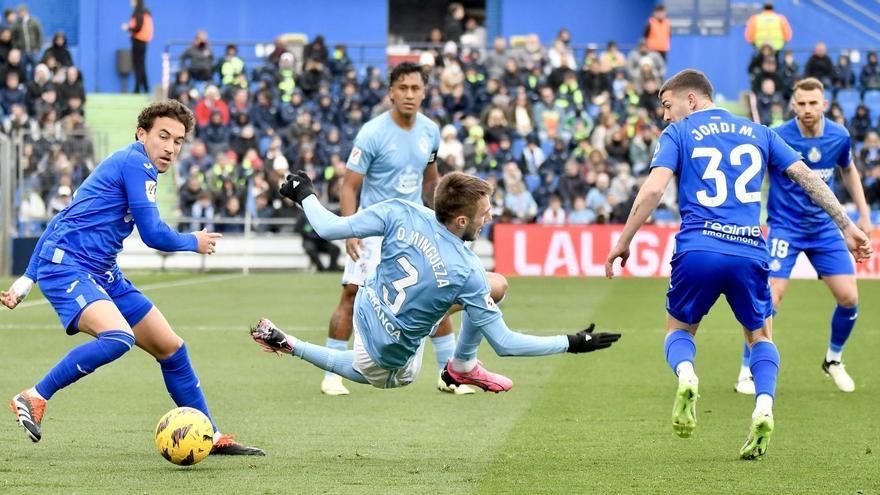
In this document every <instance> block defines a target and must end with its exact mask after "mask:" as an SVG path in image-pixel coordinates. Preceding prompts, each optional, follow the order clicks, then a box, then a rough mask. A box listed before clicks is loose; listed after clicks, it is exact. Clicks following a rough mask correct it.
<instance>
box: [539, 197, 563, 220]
mask: <svg viewBox="0 0 880 495" xmlns="http://www.w3.org/2000/svg"><path fill="white" fill-rule="evenodd" d="M565 217H566V213H565V209H564V208H563V207H562V198H560V197H559V196H557V195H555V194H554V195H552V196H550V201H549V203H548V204H547V209H545V210H544V213H542V214H541V221H540V223H542V224H544V225H565V223H566V218H565Z"/></svg>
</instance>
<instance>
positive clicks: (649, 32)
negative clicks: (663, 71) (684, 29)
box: [645, 4, 672, 60]
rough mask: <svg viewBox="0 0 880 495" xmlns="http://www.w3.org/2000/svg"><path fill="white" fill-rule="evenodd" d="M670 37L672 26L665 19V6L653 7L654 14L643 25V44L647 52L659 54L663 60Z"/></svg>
mask: <svg viewBox="0 0 880 495" xmlns="http://www.w3.org/2000/svg"><path fill="white" fill-rule="evenodd" d="M671 36H672V26H671V25H670V23H669V18H668V17H666V6H664V5H663V4H660V5H657V6H655V7H654V14H653V15H652V16H651V17H649V18H648V23H647V24H646V25H645V44H646V46H647V47H648V50H651V51H652V52H656V53H659V54H660V56H661V57H663V60H666V54H667V53H668V52H669V39H670V38H671Z"/></svg>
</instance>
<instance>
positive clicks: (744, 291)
mask: <svg viewBox="0 0 880 495" xmlns="http://www.w3.org/2000/svg"><path fill="white" fill-rule="evenodd" d="M659 96H660V101H661V103H662V105H663V108H664V115H663V117H664V119H665V120H666V121H668V122H672V124H671V125H670V126H669V127H667V128H666V129H665V130H664V131H663V134H662V135H661V136H660V141H659V146H658V148H657V151H656V152H655V153H654V158H653V161H652V163H651V167H652V168H651V174H650V175H649V176H648V179H647V181H645V184H644V185H643V186H642V188H641V189H640V190H639V193H638V195H637V196H636V200H635V202H634V204H633V207H632V211H631V212H630V216H629V218H628V219H627V222H626V226H625V227H624V229H623V232H622V234H621V237H620V240H619V241H618V243H617V244H616V245H615V246H614V248H612V250H611V252H610V253H609V255H608V259H607V261H606V264H605V272H606V275H607V276H608V277H611V276H612V274H613V270H612V268H613V264H614V262H615V260H616V259H617V258H620V259H621V264H623V265H625V264H626V260H627V258H629V254H630V253H629V245H630V242H631V241H632V239H633V236H634V235H635V233H636V231H637V230H638V229H639V227H641V226H642V224H644V223H645V221H646V220H647V219H648V216H649V215H650V214H651V212H653V211H654V208H656V207H657V204H658V203H659V201H660V198H661V197H662V195H663V192H664V191H665V190H666V186H667V185H668V184H669V182H670V181H671V180H672V177H673V176H675V177H676V178H677V180H678V188H679V194H678V195H679V202H680V203H679V208H680V210H681V218H682V220H681V227H680V231H679V233H678V234H677V235H676V238H675V241H676V248H675V254H674V255H673V258H672V276H671V280H670V283H669V290H668V292H667V298H666V310H667V326H666V331H667V334H666V341H665V350H666V360H667V362H668V363H669V366H670V367H672V370H673V371H674V372H675V373H676V375H678V390H677V392H676V396H675V402H674V405H673V410H672V426H673V429H674V430H675V432H676V433H677V434H678V435H679V436H681V437H690V436H691V435H692V434H693V432H694V429H695V428H696V421H697V418H696V401H697V397H698V383H699V382H698V379H697V375H696V372H695V371H694V355H695V354H696V345H695V343H694V335H695V334H696V332H697V329H698V328H699V325H700V320H701V319H702V318H703V316H705V315H706V314H707V313H708V312H709V309H710V308H711V307H712V306H713V305H714V304H715V301H716V300H717V299H718V297H719V296H720V295H721V294H724V295H725V297H726V298H727V302H728V304H729V305H730V308H731V309H732V310H733V313H734V315H735V316H736V319H737V320H738V321H739V322H740V324H742V327H743V334H744V335H745V339H746V342H747V344H748V345H749V346H750V348H751V359H750V367H751V371H752V374H753V375H754V377H755V388H756V392H757V397H756V401H755V409H754V412H753V413H752V423H751V427H750V428H749V435H748V438H747V439H746V443H745V445H743V447H742V449H741V450H740V456H741V457H742V458H744V459H756V458H759V457H761V456H763V455H764V453H765V452H766V450H767V444H768V442H769V440H770V436H771V434H772V432H773V426H774V424H773V409H772V408H773V398H774V394H775V391H776V377H777V374H778V372H779V352H778V351H777V350H776V346H775V345H774V344H773V339H772V317H771V313H772V309H773V308H772V302H771V295H770V286H769V283H768V280H767V275H768V271H769V267H768V259H767V257H768V256H767V248H766V244H765V242H764V237H763V235H762V231H761V226H760V214H761V183H762V181H763V178H764V173H765V171H766V170H767V169H768V168H769V169H770V171H771V173H785V174H786V175H788V177H790V178H791V179H792V180H793V181H794V182H796V183H797V184H799V185H800V186H801V187H802V188H804V190H805V191H806V192H807V194H808V195H809V196H810V198H812V199H813V201H815V202H816V203H817V204H819V205H820V206H822V208H823V209H824V210H825V211H827V212H828V214H829V215H831V216H832V218H833V219H834V221H835V223H836V224H837V226H838V228H840V229H841V230H842V231H843V232H844V235H845V236H846V243H847V245H848V246H849V248H850V250H852V251H853V252H854V254H855V255H856V259H857V260H863V259H867V258H869V257H870V255H871V244H870V242H869V240H868V238H867V237H866V236H865V234H864V232H862V231H861V230H859V229H858V228H857V227H856V226H855V225H853V223H852V222H850V220H849V218H848V217H847V216H846V212H845V211H844V210H843V208H842V207H841V206H840V203H838V202H837V199H836V198H835V197H834V193H832V192H831V190H830V189H829V188H828V186H827V185H826V184H825V183H824V182H823V181H822V179H820V178H819V176H817V175H816V174H815V173H814V172H813V171H812V170H810V169H809V168H808V167H807V166H806V165H805V164H804V163H803V162H802V161H801V160H800V156H799V155H798V153H797V152H796V151H794V150H793V149H791V147H789V146H788V145H787V144H785V142H784V141H783V140H782V139H781V138H780V137H779V136H778V135H776V133H774V132H773V131H771V130H770V129H767V128H766V127H763V126H761V125H759V124H755V123H753V122H751V121H748V120H746V119H743V118H740V117H735V116H733V115H731V114H730V113H729V112H727V111H726V110H724V109H721V108H717V107H715V104H714V103H713V101H712V84H711V83H710V82H709V80H708V79H707V78H706V76H705V75H704V74H703V73H702V72H699V71H696V70H693V69H687V70H683V71H681V72H679V73H678V74H676V75H675V76H673V77H672V78H671V79H669V80H668V81H666V82H665V83H664V84H663V86H662V87H661V88H660V94H659Z"/></svg>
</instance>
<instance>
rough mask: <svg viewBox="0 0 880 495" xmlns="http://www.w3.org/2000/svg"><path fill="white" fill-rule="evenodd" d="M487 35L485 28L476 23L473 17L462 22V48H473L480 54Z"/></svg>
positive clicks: (484, 45)
mask: <svg viewBox="0 0 880 495" xmlns="http://www.w3.org/2000/svg"><path fill="white" fill-rule="evenodd" d="M487 41H488V34H487V32H486V28H485V27H484V26H483V25H481V24H480V23H479V22H477V19H476V18H475V17H468V18H467V19H466V20H465V21H464V34H462V35H461V45H462V47H467V48H473V49H476V50H478V52H481V51H482V50H484V49H485V48H486V43H487Z"/></svg>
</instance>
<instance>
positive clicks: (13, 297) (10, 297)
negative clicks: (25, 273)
mask: <svg viewBox="0 0 880 495" xmlns="http://www.w3.org/2000/svg"><path fill="white" fill-rule="evenodd" d="M33 288H34V281H33V280H31V279H29V278H28V277H19V278H18V280H16V281H15V282H13V283H12V285H11V286H9V290H4V291H0V302H2V303H3V305H4V306H6V307H7V308H9V309H15V307H16V306H18V303H20V302H21V301H23V300H24V298H25V297H27V295H28V294H29V293H30V291H31V289H33Z"/></svg>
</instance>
